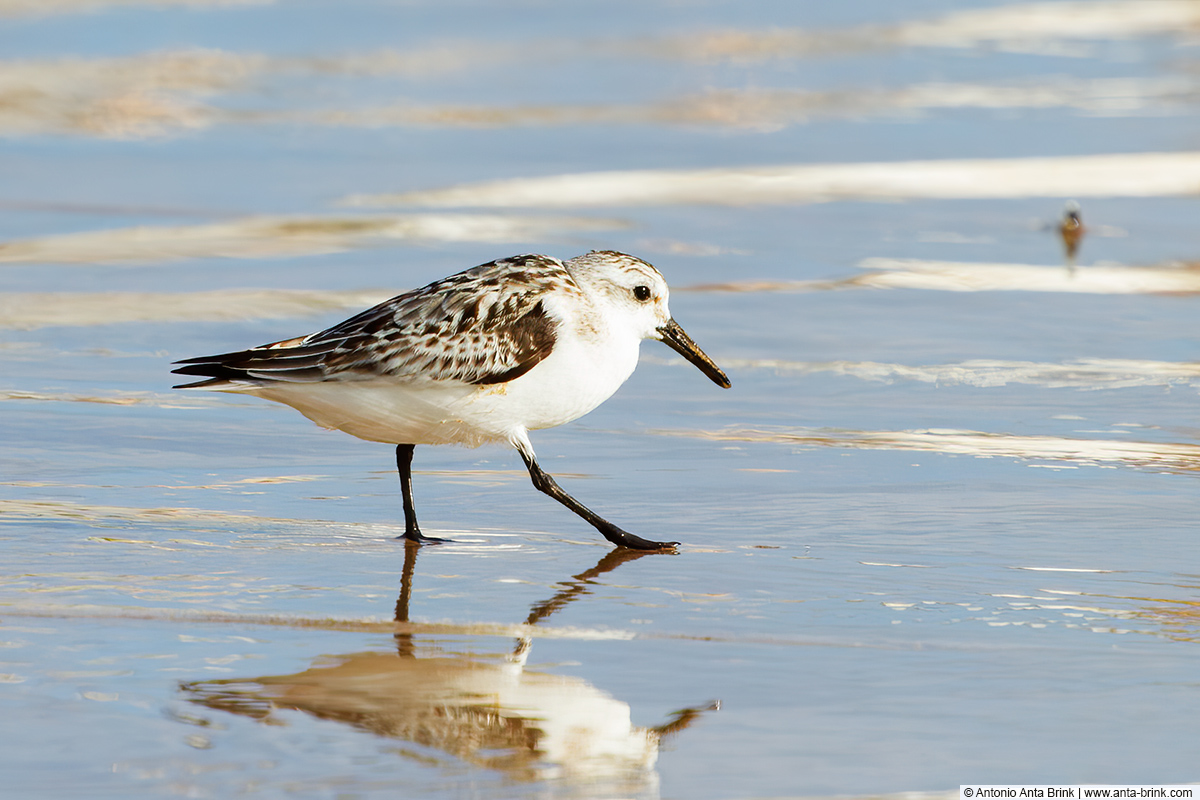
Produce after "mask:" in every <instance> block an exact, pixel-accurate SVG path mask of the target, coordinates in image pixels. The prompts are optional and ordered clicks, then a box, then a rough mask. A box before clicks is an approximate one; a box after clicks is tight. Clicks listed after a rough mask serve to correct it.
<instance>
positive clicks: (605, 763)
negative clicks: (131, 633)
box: [181, 547, 720, 795]
mask: <svg viewBox="0 0 1200 800" xmlns="http://www.w3.org/2000/svg"><path fill="white" fill-rule="evenodd" d="M418 552H419V548H417V547H406V548H405V561H404V572H403V575H402V579H401V590H400V596H399V598H397V601H396V613H395V618H396V622H397V623H398V625H397V633H396V634H395V641H396V652H395V653H378V652H368V653H354V654H349V655H343V656H337V657H333V658H330V659H322V660H321V662H320V663H318V664H316V665H314V666H313V667H311V668H309V669H307V670H305V671H304V672H300V673H297V674H294V675H280V676H267V677H260V678H253V679H234V680H214V681H195V682H191V683H185V684H182V686H181V688H182V690H183V691H184V692H186V693H187V694H188V695H190V696H189V698H188V699H189V700H191V701H192V702H195V703H198V704H201V705H205V706H208V707H210V708H213V709H218V710H221V711H228V712H233V713H236V714H241V715H244V716H248V717H252V718H255V719H258V720H260V721H263V722H268V723H272V722H277V720H276V719H275V718H274V714H275V712H276V711H277V710H280V709H295V710H300V711H305V712H307V713H309V714H312V715H313V716H315V717H318V718H320V719H327V720H336V721H339V722H344V723H347V724H349V725H352V726H354V727H355V728H358V729H361V730H365V731H369V732H371V733H374V734H376V735H379V736H383V737H387V738H391V739H400V740H403V741H407V742H411V743H413V744H415V745H419V746H421V747H425V748H432V749H435V750H440V751H442V752H443V753H445V754H448V755H449V756H452V757H454V758H456V759H459V760H461V761H463V762H466V763H469V764H472V765H475V766H479V767H484V768H487V769H494V770H498V771H500V772H502V773H503V774H504V775H505V777H506V778H509V779H511V780H517V781H523V782H531V781H542V780H563V781H567V782H570V783H577V782H578V783H583V782H587V783H595V782H597V781H599V782H603V783H605V784H611V783H613V782H616V784H617V785H618V786H613V787H612V788H614V789H616V788H618V787H619V789H620V791H623V792H628V793H636V794H642V795H645V794H646V793H650V794H651V795H653V794H656V793H657V774H656V773H655V772H654V764H655V761H656V760H657V757H658V749H659V744H660V742H661V741H662V740H663V739H664V738H666V737H667V736H670V735H672V734H675V733H678V732H679V731H682V730H683V729H685V728H687V727H688V726H689V725H690V724H692V723H693V722H694V721H695V720H696V719H698V718H699V717H700V716H701V715H702V714H703V713H704V712H705V711H715V710H716V709H717V708H719V707H720V706H719V703H716V702H713V703H709V704H706V705H703V706H697V707H694V708H686V709H682V710H680V711H677V712H675V713H674V714H672V715H671V716H670V718H669V719H668V720H667V721H666V722H664V723H663V724H661V725H659V726H656V727H653V728H643V727H639V726H635V725H634V724H633V723H632V720H631V717H630V708H629V705H628V704H626V703H623V702H621V701H620V700H617V699H616V698H613V697H611V696H609V695H608V694H605V693H604V692H602V691H600V690H599V689H597V688H596V687H594V686H592V685H591V684H590V683H588V682H587V681H584V680H582V679H581V678H576V677H570V676H565V675H552V674H547V673H544V672H535V671H530V670H526V669H525V662H526V659H527V657H528V655H529V652H530V650H531V647H532V636H529V635H523V636H521V637H520V638H518V640H517V642H516V645H515V646H514V648H513V649H512V651H511V652H509V653H506V654H496V655H494V656H492V657H491V658H488V657H486V656H478V655H472V656H465V655H460V654H448V653H443V652H439V651H438V650H437V649H436V645H432V643H428V644H425V645H423V646H422V645H421V643H419V642H418V641H417V638H418V637H419V636H420V635H421V634H419V633H413V632H411V631H410V630H407V628H408V625H407V623H408V621H409V619H408V613H409V601H410V598H411V595H412V586H413V574H414V572H415V568H416V560H417V555H418ZM645 555H647V553H646V552H642V551H636V550H629V549H625V548H620V549H617V550H613V551H610V552H608V553H607V554H606V555H605V556H604V557H603V558H602V559H600V561H599V562H598V563H597V564H596V566H594V567H592V568H591V569H589V570H587V571H585V572H582V573H580V574H578V575H576V576H574V578H573V579H571V580H569V581H564V582H563V583H562V584H561V585H562V587H563V588H562V589H561V590H560V591H559V592H557V593H556V594H555V595H554V596H553V597H551V598H549V599H548V600H545V601H543V602H540V603H537V604H535V605H534V606H533V608H532V609H531V610H530V612H529V616H528V617H527V618H526V620H525V624H526V625H528V626H534V625H537V624H538V623H539V622H541V621H542V620H545V619H546V618H548V617H549V616H551V615H552V614H554V613H555V612H557V611H558V610H560V609H562V608H563V607H565V606H566V605H568V604H569V603H571V602H573V601H574V600H576V599H578V598H580V597H583V596H586V595H588V594H589V593H590V591H591V586H592V585H593V584H592V582H593V581H594V580H595V579H596V578H597V577H599V576H601V575H603V574H605V573H607V572H610V571H612V570H614V569H616V568H617V567H619V566H620V565H621V564H623V563H625V562H627V561H632V560H636V559H638V558H641V557H643V556H645ZM421 651H424V652H426V653H428V654H427V655H422V654H421Z"/></svg>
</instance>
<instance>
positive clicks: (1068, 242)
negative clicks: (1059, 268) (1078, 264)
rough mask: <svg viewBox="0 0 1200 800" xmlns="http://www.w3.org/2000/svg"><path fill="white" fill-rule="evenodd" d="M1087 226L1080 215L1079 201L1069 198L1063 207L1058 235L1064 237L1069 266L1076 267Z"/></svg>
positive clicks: (1064, 249)
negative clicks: (1077, 256)
mask: <svg viewBox="0 0 1200 800" xmlns="http://www.w3.org/2000/svg"><path fill="white" fill-rule="evenodd" d="M1086 232H1087V228H1085V227H1084V225H1083V219H1082V218H1081V217H1080V216H1079V203H1076V202H1075V201H1074V200H1068V201H1067V204H1066V205H1065V206H1064V207H1063V215H1062V221H1061V222H1059V223H1058V235H1059V237H1061V238H1062V243H1063V251H1064V252H1065V253H1066V257H1067V266H1068V267H1070V268H1071V269H1072V270H1074V269H1075V254H1076V253H1077V252H1079V243H1080V242H1081V241H1083V235H1084V234H1085V233H1086Z"/></svg>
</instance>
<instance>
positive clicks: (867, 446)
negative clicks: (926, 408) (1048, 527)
mask: <svg viewBox="0 0 1200 800" xmlns="http://www.w3.org/2000/svg"><path fill="white" fill-rule="evenodd" d="M656 433H658V434H659V435H664V436H695V437H699V438H703V439H710V440H714V441H721V442H760V443H774V444H786V445H791V446H802V447H838V448H846V449H862V450H907V451H923V452H934V453H947V454H951V455H966V456H976V457H978V458H1016V459H1022V460H1030V461H1049V462H1059V463H1062V464H1064V465H1066V464H1074V465H1086V466H1099V465H1117V466H1126V467H1134V468H1139V469H1154V470H1156V471H1160V472H1176V473H1193V472H1198V471H1200V445H1196V444H1187V443H1181V442H1136V441H1121V440H1115V439H1084V438H1080V439H1075V438H1068V437H1064V436H1016V435H1013V434H1007V433H986V432H983V431H969V430H951V429H926V430H913V431H846V430H821V429H796V428H792V429H787V430H758V429H750V428H730V429H727V430H723V431H656Z"/></svg>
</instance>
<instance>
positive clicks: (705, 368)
mask: <svg viewBox="0 0 1200 800" xmlns="http://www.w3.org/2000/svg"><path fill="white" fill-rule="evenodd" d="M658 332H659V333H660V334H662V340H663V342H665V343H666V345H667V346H668V347H670V348H671V349H672V350H674V351H675V352H676V353H679V355H681V356H683V357H684V358H686V359H687V360H688V361H690V362H692V363H693V364H695V365H696V366H697V367H699V368H700V371H701V372H703V373H704V374H705V375H707V376H708V377H709V378H711V379H712V382H713V383H715V384H716V385H717V386H720V387H721V388H722V389H728V388H729V386H730V383H729V377H728V376H727V375H726V374H725V373H724V372H722V371H721V368H720V367H718V366H717V365H716V364H714V363H713V360H712V359H711V358H709V357H708V356H707V355H705V353H704V351H703V350H701V349H700V347H699V346H698V345H697V344H696V343H695V342H693V341H692V337H690V336H688V335H687V334H686V333H684V331H683V328H681V327H679V323H678V322H676V321H675V320H673V319H670V320H667V324H666V325H662V326H660V327H659V329H658Z"/></svg>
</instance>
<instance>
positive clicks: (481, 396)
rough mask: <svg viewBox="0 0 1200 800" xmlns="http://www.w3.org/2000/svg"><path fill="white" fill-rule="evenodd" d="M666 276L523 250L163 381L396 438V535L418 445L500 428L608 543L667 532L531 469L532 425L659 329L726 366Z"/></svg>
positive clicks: (494, 433)
mask: <svg viewBox="0 0 1200 800" xmlns="http://www.w3.org/2000/svg"><path fill="white" fill-rule="evenodd" d="M667 294H668V292H667V283H666V281H665V280H663V277H662V275H660V274H659V272H658V270H656V269H655V268H654V267H652V266H651V265H649V264H647V263H646V262H645V261H642V260H641V259H638V258H634V257H633V256H630V255H625V254H624V253H617V252H614V251H610V250H601V251H593V252H590V253H587V254H585V255H581V256H576V257H575V258H572V259H569V260H567V261H560V260H558V259H557V258H551V257H549V256H542V255H521V256H514V257H513V258H506V259H501V260H499V261H493V262H491V263H488V264H483V265H482V266H478V267H475V268H474V269H469V270H467V271H465V272H460V273H458V274H457V275H452V276H450V277H448V278H444V279H442V280H439V281H435V282H434V283H431V284H429V285H428V286H426V287H425V288H423V289H416V290H414V291H411V292H406V293H405V294H402V295H399V296H397V297H393V298H392V299H391V300H388V301H387V302H384V303H381V304H380V305H378V306H375V307H374V308H372V309H369V310H367V311H364V312H362V313H361V314H358V315H357V316H354V317H351V318H350V319H348V320H346V321H345V322H342V323H340V324H338V325H334V326H333V327H332V328H329V329H328V330H324V331H321V332H319V333H314V334H310V335H308V336H302V337H299V338H295V339H286V340H284V341H280V342H274V343H273V344H266V345H262V346H261V347H255V348H251V349H249V350H242V351H239V352H236V353H224V354H221V355H215V356H204V357H201V358H190V359H187V360H185V361H178V362H176V363H177V364H183V365H184V366H181V367H179V368H178V369H176V370H174V371H175V372H176V373H178V374H181V375H197V376H202V377H204V378H206V379H207V380H202V381H197V382H195V383H188V384H182V385H180V386H177V387H176V388H205V389H213V390H217V391H223V392H240V393H244V394H251V395H255V396H258V397H265V398H266V399H268V400H275V401H277V402H280V403H285V404H286V405H289V406H291V407H292V408H295V409H296V410H297V411H299V412H300V413H301V414H303V415H304V416H306V417H308V418H309V419H311V420H312V421H314V422H316V423H317V424H318V425H322V426H324V427H326V428H336V429H338V430H342V431H345V432H346V433H349V434H352V435H354V436H357V437H359V438H360V439H367V440H369V441H374V442H386V443H389V444H394V445H396V467H397V470H398V471H399V473H400V488H401V493H402V495H403V501H404V538H405V539H407V540H408V541H409V542H415V543H426V542H438V541H443V540H440V539H432V538H429V537H426V536H424V535H422V533H421V530H420V528H419V526H418V525H417V516H416V510H415V507H414V504H413V496H412V457H413V450H414V448H415V446H416V445H418V444H462V445H467V446H468V447H477V446H479V445H481V444H484V443H486V442H508V443H509V444H511V445H512V446H514V447H515V448H516V449H517V451H518V452H519V453H520V454H521V458H522V459H524V461H525V466H526V468H527V469H528V470H529V475H530V477H531V478H532V479H533V485H534V486H535V487H536V488H537V489H538V490H539V491H541V492H544V493H545V494H548V495H549V496H551V497H553V498H554V499H555V500H557V501H558V502H560V503H562V504H563V505H564V506H566V507H567V508H569V509H571V511H573V512H575V513H576V514H578V515H579V516H580V517H582V518H583V519H585V520H587V522H589V523H590V524H591V525H592V526H593V527H595V528H596V529H597V530H598V531H600V533H601V534H602V535H603V536H604V538H606V539H608V540H609V541H610V542H612V543H613V544H615V545H617V546H619V547H630V548H634V549H638V550H662V549H669V548H671V547H674V546H675V545H676V544H677V542H655V541H650V540H648V539H643V538H641V537H640V536H635V535H633V534H631V533H628V532H627V531H624V530H622V529H620V528H618V527H617V526H616V525H613V524H612V523H611V522H609V521H607V520H605V519H604V518H602V517H600V516H599V515H597V514H595V513H594V512H592V511H591V510H589V509H588V508H586V507H585V506H583V505H582V504H581V503H579V502H578V501H577V500H575V498H573V497H571V496H570V495H569V494H567V493H566V492H565V491H563V490H562V489H561V488H560V487H559V486H558V484H557V483H555V482H554V479H553V478H551V477H550V476H549V475H547V474H546V473H545V472H543V471H542V469H541V467H540V466H538V463H537V459H536V457H535V456H534V452H533V445H532V444H531V443H530V441H529V435H528V433H529V431H531V430H538V429H540V428H551V427H554V426H556V425H562V424H563V423H565V422H570V421H571V420H573V419H577V418H578V417H581V416H583V415H584V414H586V413H588V412H589V411H591V410H592V409H594V408H595V407H596V406H598V405H600V403H602V402H604V401H605V400H607V399H608V398H609V397H610V396H611V395H612V393H613V392H615V391H616V390H617V388H618V387H619V386H620V385H621V384H622V383H624V382H625V380H626V379H627V378H628V377H629V376H630V375H631V374H632V373H633V370H634V367H636V366H637V361H638V350H639V346H640V344H641V341H642V339H657V340H659V341H661V342H664V343H665V344H666V345H668V346H669V347H671V348H672V349H674V350H675V351H676V352H677V353H679V354H680V355H682V356H683V357H684V358H686V359H687V360H688V361H690V362H691V363H692V364H695V365H696V366H697V367H699V368H700V371H701V372H703V373H704V374H705V375H707V376H708V377H709V378H710V379H712V381H713V382H714V383H716V384H717V385H718V386H721V387H723V388H726V389H727V388H729V378H728V377H726V375H725V373H724V372H722V371H721V369H720V368H719V367H718V366H717V365H716V364H714V363H713V361H712V359H710V358H709V357H708V356H707V355H705V353H704V351H702V350H701V349H700V348H699V347H698V346H697V345H696V343H695V342H693V341H692V340H691V338H690V337H689V336H688V335H687V334H686V333H684V331H683V328H681V327H680V326H679V324H678V323H677V322H675V320H674V319H673V318H672V317H671V312H670V311H669V310H668V308H667Z"/></svg>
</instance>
